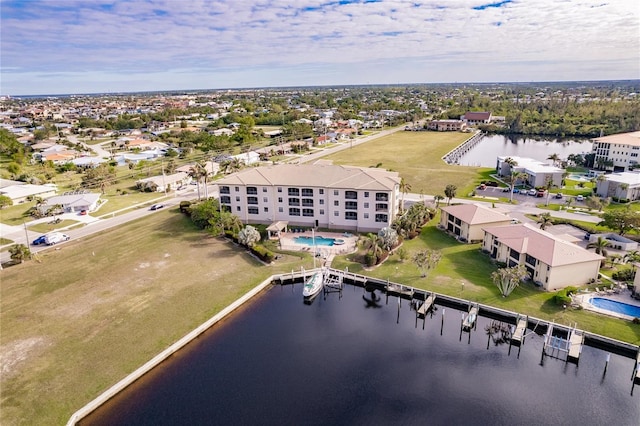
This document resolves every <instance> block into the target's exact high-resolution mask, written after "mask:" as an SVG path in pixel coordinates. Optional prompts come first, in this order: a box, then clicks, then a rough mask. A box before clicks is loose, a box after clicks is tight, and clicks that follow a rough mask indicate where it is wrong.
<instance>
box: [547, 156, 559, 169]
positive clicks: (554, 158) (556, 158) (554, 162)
mask: <svg viewBox="0 0 640 426" xmlns="http://www.w3.org/2000/svg"><path fill="white" fill-rule="evenodd" d="M547 160H551V161H552V162H553V165H554V166H555V165H556V164H558V161H560V156H559V155H558V154H551V155H550V156H548V157H547Z"/></svg>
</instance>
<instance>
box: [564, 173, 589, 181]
mask: <svg viewBox="0 0 640 426" xmlns="http://www.w3.org/2000/svg"><path fill="white" fill-rule="evenodd" d="M567 179H571V180H577V181H578V182H589V181H591V179H590V178H588V177H587V175H576V174H570V175H569V176H567Z"/></svg>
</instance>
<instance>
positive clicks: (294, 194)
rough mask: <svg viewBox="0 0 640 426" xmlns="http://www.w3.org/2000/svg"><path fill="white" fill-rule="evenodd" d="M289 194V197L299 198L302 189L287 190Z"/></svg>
mask: <svg viewBox="0 0 640 426" xmlns="http://www.w3.org/2000/svg"><path fill="white" fill-rule="evenodd" d="M287 193H288V194H289V197H298V196H300V189H298V188H289V189H287Z"/></svg>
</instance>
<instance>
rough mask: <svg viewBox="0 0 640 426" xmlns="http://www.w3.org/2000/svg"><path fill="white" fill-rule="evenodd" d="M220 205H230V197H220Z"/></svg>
mask: <svg viewBox="0 0 640 426" xmlns="http://www.w3.org/2000/svg"><path fill="white" fill-rule="evenodd" d="M220 203H221V204H231V197H229V196H228V195H223V196H221V197H220Z"/></svg>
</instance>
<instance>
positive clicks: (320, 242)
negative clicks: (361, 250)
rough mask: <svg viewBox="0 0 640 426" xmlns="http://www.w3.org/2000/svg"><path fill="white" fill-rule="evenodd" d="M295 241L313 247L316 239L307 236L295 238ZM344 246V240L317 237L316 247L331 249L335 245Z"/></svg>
mask: <svg viewBox="0 0 640 426" xmlns="http://www.w3.org/2000/svg"><path fill="white" fill-rule="evenodd" d="M293 241H295V242H296V243H298V244H304V245H307V246H313V244H314V238H313V237H306V236H299V237H295V238H294V239H293ZM341 244H344V240H341V239H338V238H325V237H322V236H317V237H315V245H316V246H325V247H331V246H334V245H341Z"/></svg>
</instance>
